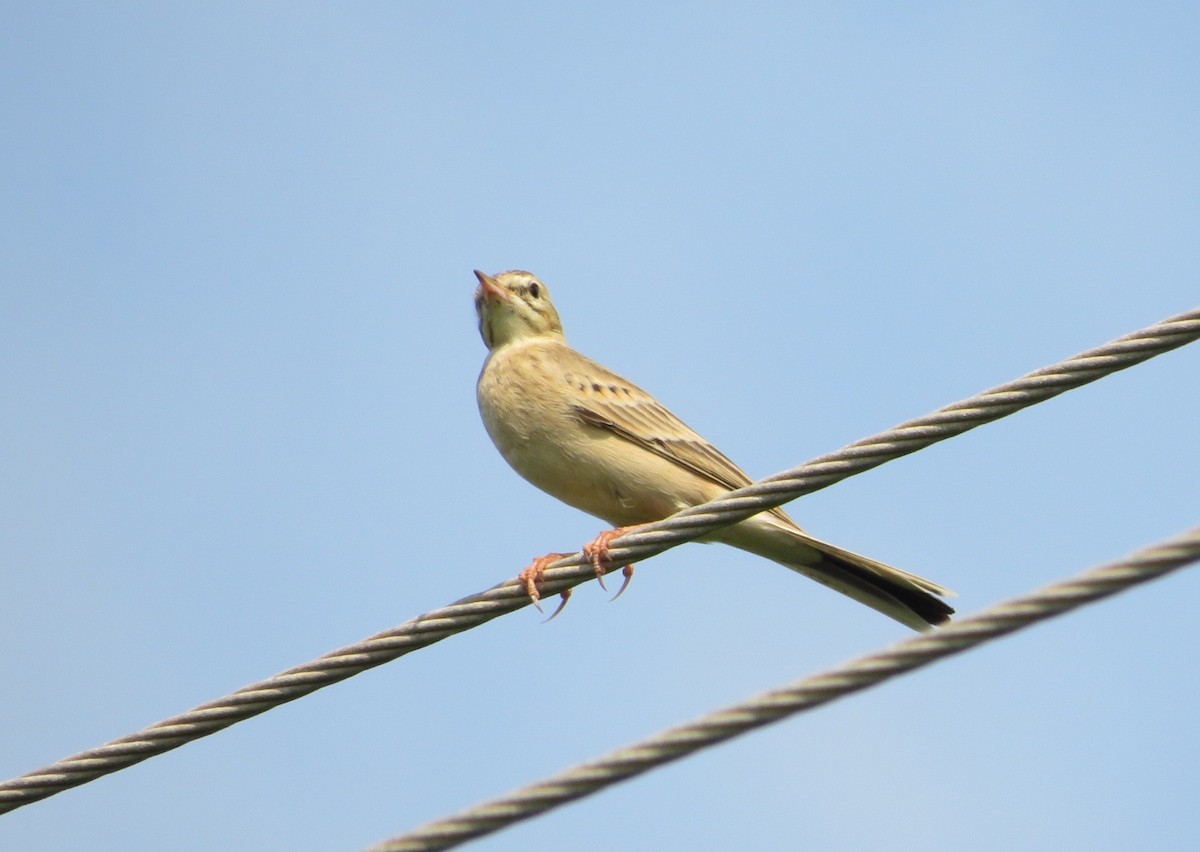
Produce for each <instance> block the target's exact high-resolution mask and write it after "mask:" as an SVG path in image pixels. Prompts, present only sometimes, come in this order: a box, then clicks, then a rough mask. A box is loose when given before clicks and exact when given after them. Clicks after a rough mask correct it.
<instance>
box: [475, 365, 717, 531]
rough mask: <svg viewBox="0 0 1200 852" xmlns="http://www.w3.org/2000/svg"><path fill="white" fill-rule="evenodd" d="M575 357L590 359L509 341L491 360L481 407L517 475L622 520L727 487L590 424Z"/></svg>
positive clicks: (483, 377)
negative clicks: (580, 409) (582, 409)
mask: <svg viewBox="0 0 1200 852" xmlns="http://www.w3.org/2000/svg"><path fill="white" fill-rule="evenodd" d="M560 347H561V348H560ZM564 350H565V351H564ZM573 358H574V359H580V360H585V359H583V357H582V356H580V355H578V353H575V352H573V351H571V350H569V349H568V348H567V347H566V345H565V344H556V343H552V342H547V341H531V342H529V343H523V344H516V345H512V346H506V347H503V348H501V349H499V350H497V351H496V352H494V353H493V354H492V355H491V356H490V357H489V359H488V361H487V363H485V364H484V369H483V372H482V373H481V374H480V377H479V384H478V387H477V391H478V399H479V412H480V414H481V415H482V417H483V422H484V426H485V428H486V429H487V432H488V435H489V436H490V437H491V439H492V442H493V443H494V444H495V445H496V448H497V449H498V450H500V454H501V455H502V456H504V458H505V460H506V461H507V462H508V463H509V464H510V465H511V466H512V467H513V469H514V470H516V471H517V473H519V474H520V475H521V476H522V477H524V478H525V479H526V480H528V481H529V482H531V483H533V484H534V485H536V486H537V487H538V488H540V489H542V490H543V491H545V492H547V493H549V494H551V495H553V496H555V497H557V498H558V499H559V500H562V501H563V502H564V503H567V504H569V505H571V506H575V507H576V508H578V509H581V510H583V511H585V512H588V513H589V514H592V515H595V516H597V517H600V518H603V519H605V520H607V521H609V522H610V523H613V524H616V525H618V526H627V525H629V524H635V523H642V522H645V521H650V520H656V519H658V518H662V517H666V516H667V515H669V514H671V513H673V512H675V511H678V510H679V509H681V508H684V507H685V506H688V505H694V504H696V503H700V502H703V501H704V500H706V499H708V498H709V497H712V496H715V493H718V492H719V491H720V490H721V489H719V488H714V487H713V486H712V485H711V483H708V482H704V481H702V480H700V479H699V478H698V477H695V476H694V475H692V474H690V473H688V472H687V471H685V470H683V469H681V468H680V467H679V466H678V465H675V464H673V463H671V462H670V461H668V460H666V459H663V458H660V457H659V456H656V455H654V454H653V453H650V452H647V451H646V450H644V449H642V448H640V447H637V446H635V445H633V444H630V443H629V442H627V441H625V440H623V439H622V438H620V437H618V436H616V435H613V434H612V433H611V432H608V431H606V430H602V429H597V428H596V427H594V426H592V425H589V424H587V423H585V422H584V421H583V420H582V419H581V418H580V416H579V414H578V413H577V411H576V409H575V405H577V404H578V403H579V401H580V397H579V393H580V391H579V389H578V388H577V387H576V386H575V384H573V380H576V379H578V376H577V375H576V374H575V373H572V371H571V362H572V359H573Z"/></svg>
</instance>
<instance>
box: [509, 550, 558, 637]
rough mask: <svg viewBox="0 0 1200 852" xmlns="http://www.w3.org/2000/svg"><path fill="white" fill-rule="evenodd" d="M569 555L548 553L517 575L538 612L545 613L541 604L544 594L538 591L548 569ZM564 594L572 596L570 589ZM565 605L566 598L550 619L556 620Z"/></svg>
mask: <svg viewBox="0 0 1200 852" xmlns="http://www.w3.org/2000/svg"><path fill="white" fill-rule="evenodd" d="M567 555H568V554H565V553H547V554H546V555H545V556H539V557H538V558H537V559H535V560H533V561H532V562H530V563H529V564H528V565H526V566H525V567H524V568H523V569H522V570H521V573H520V574H518V575H517V582H518V583H520V584H521V585H522V586H524V587H525V594H527V595H529V600H530V602H531V603H532V604H533V605H534V606H535V607H537V611H538V612H541V613H544V612H545V610H544V609H542V605H541V603H540V601H541V598H542V593H541V592H539V591H538V584H539V583H541V582H542V576H543V575H544V574H545V573H546V568H547V567H548V566H549V565H551V564H552V563H553V562H555V561H556V560H558V559H561V558H562V557H564V556H567ZM564 594H565V595H566V597H570V596H571V595H570V590H569V589H568V590H567V591H566V592H564ZM565 604H566V598H564V599H563V602H562V603H560V604H559V605H558V609H556V610H554V615H551V616H550V618H554V616H555V615H558V614H559V613H560V612H562V608H563V606H564V605H565ZM550 618H547V619H546V621H549V620H550Z"/></svg>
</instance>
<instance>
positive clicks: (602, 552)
mask: <svg viewBox="0 0 1200 852" xmlns="http://www.w3.org/2000/svg"><path fill="white" fill-rule="evenodd" d="M644 526H645V524H634V525H633V526H629V527H617V528H616V529H613V530H605V531H604V532H602V533H600V535H598V536H596V537H595V538H594V539H592V540H591V541H589V542H588V543H587V544H585V545H584V546H583V554H584V556H587V557H588V558H589V559H591V560H592V567H593V568H595V569H596V581H597V582H598V583H600V588H602V589H604V591H606V592H607V591H608V587H607V586H605V585H604V565H605V563H606V562H608V561H609V557H608V546H609V543H610V542H611V541H612V540H613V539H616V538H620V537H621V536H623V535H625V533H627V532H631V531H633V530H636V529H638V528H639V527H644ZM621 574H622V576H624V578H625V581H624V582H623V583H621V588H620V589H618V590H617V593H616V594H615V595H613V596H612V600H614V601H615V600H616V599H617V598H619V597H621V595H622V594H624V592H625V590H626V589H627V588H629V581H630V580H631V579H633V566H632V565H626V566H625V567H624V568H622V569H621Z"/></svg>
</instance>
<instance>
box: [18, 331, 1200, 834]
mask: <svg viewBox="0 0 1200 852" xmlns="http://www.w3.org/2000/svg"><path fill="white" fill-rule="evenodd" d="M1197 338H1200V308H1198V309H1195V310H1192V311H1189V312H1186V313H1182V314H1178V315H1177V316H1174V317H1170V318H1168V319H1166V320H1163V321H1162V322H1159V323H1156V324H1154V325H1152V326H1149V327H1147V328H1144V329H1142V330H1140V331H1136V332H1133V333H1132V334H1128V335H1125V336H1124V337H1120V338H1117V339H1116V340H1114V341H1112V342H1110V343H1107V344H1105V345H1104V346H1100V347H1097V348H1096V349H1091V350H1088V351H1086V352H1083V353H1081V354H1079V355H1076V356H1074V357H1072V358H1068V359H1067V360H1065V361H1062V362H1060V363H1058V364H1054V365H1052V366H1050V367H1044V368H1042V369H1040V370H1036V371H1034V372H1032V373H1029V374H1028V375H1026V376H1024V377H1022V378H1020V379H1017V380H1016V381H1014V382H1010V383H1008V384H1005V385H1000V386H999V387H996V388H993V389H992V390H989V391H985V392H984V393H982V394H979V395H977V396H973V397H970V398H969V399H966V400H963V401H961V402H957V403H954V404H952V405H949V406H946V407H944V408H941V409H938V410H937V411H935V412H933V413H932V414H929V415H927V416H925V417H921V418H918V419H916V420H910V421H908V422H907V423H902V424H901V425H899V426H897V427H895V428H893V429H888V430H886V431H884V432H881V433H879V434H877V435H874V436H872V437H870V438H866V439H863V440H861V441H858V442H856V443H853V444H850V445H849V446H847V447H845V448H844V449H842V450H839V451H837V452H835V453H830V454H828V455H824V456H820V457H818V458H817V459H814V460H813V461H811V462H808V463H807V464H803V465H801V466H799V467H796V468H792V469H791V470H787V471H784V472H783V473H779V474H776V475H774V476H771V477H768V478H767V479H764V480H762V481H760V482H758V483H756V484H754V485H750V486H747V487H746V488H741V489H738V490H737V491H733V492H730V493H729V494H727V495H725V496H723V497H721V498H719V499H717V500H713V501H711V502H710V503H706V504H704V505H703V506H697V507H694V508H692V509H687V510H685V511H683V512H679V513H678V514H676V515H673V516H671V517H670V518H667V519H665V520H663V521H659V522H656V523H654V524H650V525H647V526H646V527H643V528H641V529H639V530H638V531H637V532H634V533H630V534H628V535H625V536H622V537H621V538H619V539H617V540H615V541H614V542H613V544H612V547H611V548H610V552H611V555H612V557H613V562H612V564H615V565H622V564H625V563H627V562H633V561H640V560H643V559H646V558H648V557H649V556H652V555H654V554H656V553H661V552H662V551H664V550H666V549H668V548H670V547H674V546H675V545H677V544H682V543H683V542H685V541H690V540H691V539H694V538H697V537H698V536H701V535H704V534H705V533H708V532H711V531H712V530H715V529H718V528H720V527H722V526H728V525H729V524H733V523H736V522H737V521H740V520H742V519H744V518H746V517H749V516H750V515H753V514H756V513H758V512H760V511H762V510H764V509H767V508H770V507H773V506H777V505H779V504H781V503H785V502H787V501H789V500H792V499H795V498H796V497H799V496H801V495H803V494H808V493H810V492H812V491H816V490H818V489H820V488H824V487H826V486H828V485H831V484H833V483H834V482H837V481H839V480H841V479H845V478H846V477H848V476H851V475H853V474H855V473H859V472H861V471H864V470H868V469H870V468H872V467H876V466H878V465H880V464H883V463H884V462H886V461H888V460H890V459H894V458H899V457H900V456H903V455H907V454H909V453H912V452H915V451H916V450H918V449H921V448H923V447H927V446H929V445H930V444H934V443H936V442H938V441H942V440H945V439H946V438H950V437H953V436H955V435H959V434H961V433H963V432H965V431H967V430H969V429H973V428H974V427H976V426H980V425H982V424H984V423H987V422H990V421H992V420H997V419H999V418H1001V417H1004V416H1005V415H1007V414H1011V413H1013V412H1014V411H1017V410H1019V409H1021V408H1025V407H1027V406H1030V405H1033V404H1035V403H1038V402H1041V401H1043V400H1045V399H1049V398H1050V397H1052V396H1056V395H1058V394H1060V393H1063V392H1064V391H1067V390H1070V389H1072V388H1075V387H1079V386H1080V385H1084V384H1087V383H1088V382H1092V381H1095V380H1096V379H1099V378H1101V377H1103V376H1106V375H1108V374H1110V373H1114V372H1116V371H1118V370H1122V369H1125V368H1126V367H1131V366H1133V365H1134V364H1138V363H1141V362H1142V361H1145V360H1147V359H1149V358H1152V357H1154V356H1155V355H1159V354H1162V353H1163V352H1167V351H1170V350H1172V349H1175V348H1177V347H1180V346H1183V345H1184V344H1186V343H1190V342H1192V341H1193V340H1196V339H1197ZM594 576H595V574H594V571H593V570H592V568H591V566H590V564H589V563H588V560H587V558H586V557H584V556H583V554H581V553H576V554H574V555H573V556H569V557H566V558H564V559H562V560H560V561H559V562H556V563H555V565H554V567H551V568H550V569H548V570H547V572H546V577H545V581H544V583H543V591H544V593H545V594H546V595H552V594H556V593H558V592H560V591H562V590H564V589H566V588H569V587H571V586H576V585H579V584H580V583H583V582H585V581H587V580H589V579H591V578H592V577H594ZM528 603H529V599H528V598H527V597H526V596H525V593H524V591H523V590H522V589H521V588H520V587H519V586H518V584H517V582H516V579H515V578H513V579H510V580H506V581H505V582H503V583H500V584H499V585H496V586H493V587H492V588H490V589H488V590H486V591H484V592H481V593H479V594H475V595H471V596H470V597H466V598H462V599H461V600H459V601H456V602H455V603H453V604H450V605H449V606H446V607H442V608H439V609H435V610H432V611H430V612H427V613H425V614H424V615H420V616H417V617H416V618H413V619H410V620H409V621H406V622H404V623H403V624H400V625H398V626H396V627H394V628H392V629H390V630H385V631H383V632H381V633H377V634H375V635H374V636H370V637H368V638H366V639H364V640H362V641H361V642H357V643H355V644H353V645H347V646H345V647H343V648H339V649H337V650H335V651H331V652H329V653H328V654H325V655H323V656H321V657H318V658H317V659H315V660H312V661H310V662H307V663H304V664H302V665H299V666H296V667H294V668H291V669H288V670H286V671H284V672H281V673H279V674H277V675H275V676H273V677H270V678H267V679H266V680H262V681H259V682H258V683H254V684H251V685H249V686H246V687H243V688H242V689H239V690H237V691H236V692H233V693H231V694H229V695H227V696H224V697H222V698H218V699H216V700H214V701H210V702H208V703H206V704H201V705H200V706H198V707H196V708H194V709H192V710H189V711H187V712H185V713H181V714H179V715H177V716H172V717H170V718H169V719H165V720H163V721H161V722H158V723H155V724H153V725H150V726H149V727H146V728H143V729H142V730H140V731H137V732H135V733H133V734H128V735H126V736H123V737H120V738H118V739H115V740H112V741H111V742H109V743H106V744H104V745H102V746H99V747H97V748H93V749H88V750H87V751H82V752H79V753H78V754H75V755H72V756H70V757H67V758H64V759H62V760H60V761H58V762H56V763H53V764H51V765H49V766H46V767H44V768H42V769H37V770H34V771H32V772H28V773H26V774H24V775H21V776H19V777H17V778H13V779H11V780H9V781H5V782H2V783H0V814H3V813H7V812H8V811H12V810H15V809H16V808H19V807H22V806H23V805H27V804H29V803H31V802H35V801H38V800H39V799H44V798H46V797H48V796H52V795H54V794H56V793H60V792H62V791H63V790H67V789H69V788H71V787H75V786H78V785H80V784H83V783H86V782H88V781H91V780H93V779H95V778H98V777H100V776H102V775H106V774H108V773H110V772H115V771H117V770H119V769H124V768H125V767H128V766H131V765H133V764H135V763H138V762H140V761H142V760H145V759H146V758H148V757H153V756H154V755H157V754H162V753H163V752H166V751H170V750H171V749H173V748H177V747H178V746H181V745H183V744H184V743H188V742H191V741H192V740H196V739H199V738H201V737H204V736H208V735H209V734H212V733H215V732H217V731H219V730H221V729H223V728H226V727H228V726H230V725H233V724H235V723H237V722H240V721H243V720H245V719H249V718H251V717H253V716H256V715H258V714H259V713H263V712H265V711H267V710H269V709H271V708H273V707H277V706H279V705H281V704H285V703H287V702H289V701H294V700H295V699H297V698H301V697H303V696H305V695H308V694H309V693H311V692H314V691H316V690H318V689H321V688H322V687H325V686H329V685H330V684H333V683H337V682H338V681H341V680H345V679H346V678H348V677H351V676H352V675H355V674H358V673H359V672H362V671H365V670H366V669H369V668H373V667H375V666H378V665H382V664H383V663H386V662H390V661H391V660H394V659H396V658H397V657H400V656H403V655H404V654H407V653H409V652H411V651H414V650H416V649H418V648H423V647H425V646H427V645H432V644H433V643H435V642H438V641H440V640H441V639H444V638H446V637H447V636H452V635H454V634H455V633H460V632H462V631H464V630H468V629H470V628H472V627H476V626H478V625H480V624H483V623H484V622H487V621H490V620H491V619H493V618H496V617H497V616H500V615H503V614H505V613H508V612H512V611H514V610H517V609H521V608H522V607H524V606H527V605H528Z"/></svg>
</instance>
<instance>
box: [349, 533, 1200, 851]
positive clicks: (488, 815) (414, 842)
mask: <svg viewBox="0 0 1200 852" xmlns="http://www.w3.org/2000/svg"><path fill="white" fill-rule="evenodd" d="M1197 559H1200V527H1196V528H1194V529H1192V530H1189V531H1188V532H1186V533H1183V534H1181V535H1179V536H1177V537H1175V538H1172V539H1169V540H1168V541H1165V542H1163V543H1162V544H1159V545H1156V546H1154V547H1150V548H1147V549H1145V550H1141V551H1139V552H1137V553H1135V554H1133V555H1132V556H1129V557H1127V558H1125V559H1122V560H1120V561H1118V562H1112V563H1109V564H1108V565H1104V566H1102V567H1100V568H1095V569H1093V570H1091V571H1087V572H1085V573H1084V574H1081V575H1079V576H1078V577H1076V578H1074V579H1071V580H1066V581H1063V582H1058V583H1053V584H1051V585H1048V586H1044V587H1042V588H1041V589H1038V590H1037V591H1035V592H1032V593H1030V594H1028V595H1024V596H1022V597H1019V598H1014V599H1013V600H1010V601H1008V602H1006V603H1001V604H996V605H995V606H991V607H988V608H987V609H985V610H983V611H982V612H980V613H978V614H977V615H972V616H968V617H966V618H963V619H960V620H959V621H956V622H954V623H952V624H950V625H948V626H947V627H943V628H941V629H939V630H937V631H935V632H933V633H924V634H921V635H919V636H915V637H913V638H911V639H906V640H904V641H902V642H898V643H896V644H895V645H892V646H891V647H890V648H887V649H885V650H883V651H880V652H878V653H875V654H871V655H869V656H866V657H860V658H858V659H857V660H853V661H851V662H849V663H844V664H842V665H840V666H837V667H835V668H832V669H829V670H828V671H825V672H823V673H821V674H818V675H814V676H812V677H807V678H804V679H803V680H798V681H795V682H794V683H792V684H789V685H788V686H785V687H782V688H780V689H776V690H773V691H771V692H765V693H763V694H761V695H757V696H755V697H753V698H751V699H749V700H747V701H744V702H742V703H741V704H736V705H734V706H732V707H727V708H726V709H724V710H718V711H716V712H714V713H709V714H707V715H705V716H702V717H700V718H699V719H696V720H695V721H692V722H689V723H687V724H684V725H680V726H678V727H675V728H670V729H669V730H666V731H663V732H662V733H659V734H656V735H654V736H651V737H647V738H646V739H644V740H641V741H640V742H637V743H634V744H633V745H631V746H626V747H625V748H622V749H618V750H616V751H613V752H610V753H609V754H607V755H605V756H604V757H601V758H599V759H597V760H593V761H589V762H587V763H584V764H581V765H580V766H577V767H575V768H573V769H568V770H566V771H564V772H561V773H559V774H557V775H554V776H551V777H550V778H547V779H546V780H544V781H539V782H537V783H535V784H530V785H529V786H527V787H522V788H520V789H519V790H515V791H514V792H512V793H509V794H508V795H506V796H502V797H500V798H498V799H493V800H492V801H490V802H485V803H484V804H481V805H476V806H475V807H472V808H468V809H466V810H463V811H460V812H459V813H457V814H454V815H453V816H449V817H446V818H445V819H440V820H437V821H435V822H431V823H428V824H426V825H424V826H421V827H420V828H417V829H416V830H414V831H412V832H411V833H409V834H405V835H403V836H400V837H395V838H392V839H390V840H386V841H384V842H383V843H380V844H378V845H376V846H372V847H371V850H370V852H430V850H435V849H448V848H450V847H453V846H457V845H459V844H460V843H463V842H465V841H467V840H472V839H475V838H478V837H482V836H483V835H486V834H492V833H493V832H496V831H499V830H501V829H503V828H506V827H508V826H510V825H512V824H513V823H516V822H520V821H521V820H526V819H529V818H530V817H534V816H538V815H539V814H543V813H545V812H546V811H548V810H551V809H553V808H556V807H559V806H561V805H564V804H567V803H568V802H572V801H575V800H576V799H581V798H583V797H584V796H589V795H591V794H593V793H596V792H599V791H600V790H603V789H604V788H606V787H609V786H611V785H613V784H616V783H619V782H621V781H625V780H627V779H629V778H632V777H634V776H637V775H641V774H642V773H643V772H648V771H649V770H651V769H655V768H657V767H659V766H663V765H664V764H667V763H670V762H672V761H675V760H679V759H680V758H682V757H687V756H688V755H691V754H694V753H695V752H697V751H700V750H701V749H705V748H708V747H710V746H713V745H717V744H719V743H723V742H725V741H726V740H730V739H732V738H733V737H736V736H739V735H741V734H744V733H746V732H748V731H752V730H754V729H755V728H760V727H762V726H763V725H767V724H770V723H772V722H777V721H779V720H781V719H784V718H786V717H788V716H791V715H793V714H796V713H800V712H802V711H805V710H812V709H813V708H815V707H819V706H821V705H823V704H827V703H829V702H831V701H834V700H835V699H838V698H842V697H843V696H846V695H850V694H851V693H854V692H858V691H860V690H863V689H867V688H868V687H872V686H876V685H878V684H880V683H883V682H884V681H885V680H889V679H890V678H893V677H896V676H897V675H900V674H904V673H906V672H909V671H912V670H913V669H916V668H920V667H921V666H926V665H929V664H930V663H932V662H935V661H937V660H940V659H942V658H944V657H948V656H951V655H952V654H957V653H959V652H961V651H966V650H968V649H970V648H974V647H976V646H977V645H981V644H983V643H985V642H989V641H991V640H992V639H996V638H998V637H1000V636H1005V635H1007V634H1009V633H1012V632H1014V631H1016V630H1020V629H1022V628H1024V627H1028V626H1030V625H1033V624H1036V623H1037V622H1039V621H1043V620H1045V619H1048V618H1052V617H1054V616H1056V615H1061V614H1062V613H1064V612H1068V611H1069V610H1072V609H1075V608H1077V607H1080V606H1084V605H1085V604H1089V603H1092V602H1094V601H1097V600H1100V599H1102V598H1106V597H1108V596H1110V595H1115V594H1117V593H1118V592H1121V591H1124V590H1126V589H1128V588H1130V587H1132V586H1134V585H1137V584H1139V583H1144V582H1146V581H1148V580H1153V579H1156V578H1158V577H1161V576H1163V575H1165V574H1168V573H1170V572H1172V571H1175V570H1177V569H1179V568H1182V567H1184V566H1185V565H1187V564H1189V563H1191V562H1194V561H1195V560H1197Z"/></svg>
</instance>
